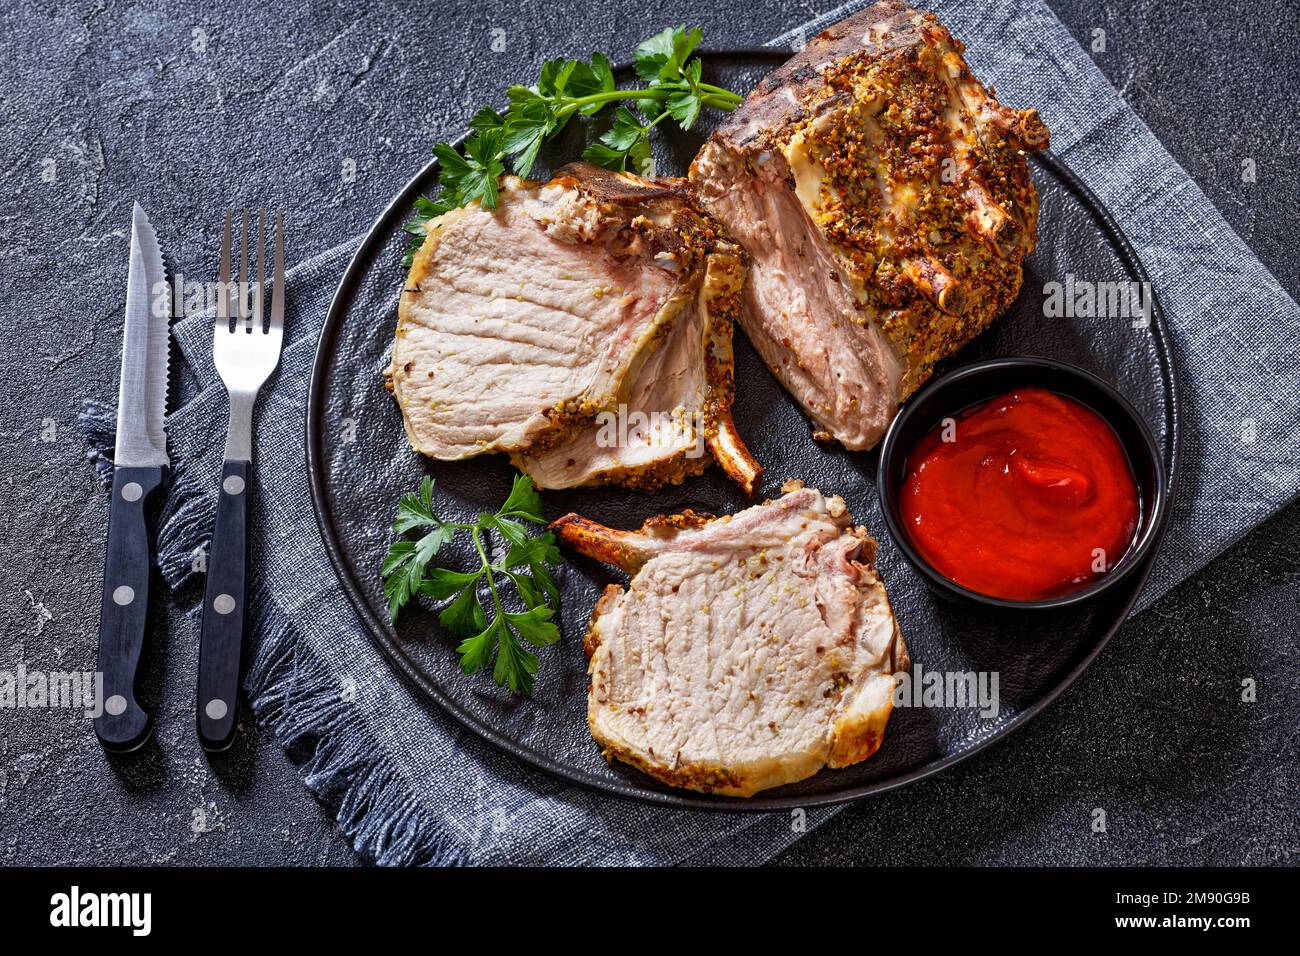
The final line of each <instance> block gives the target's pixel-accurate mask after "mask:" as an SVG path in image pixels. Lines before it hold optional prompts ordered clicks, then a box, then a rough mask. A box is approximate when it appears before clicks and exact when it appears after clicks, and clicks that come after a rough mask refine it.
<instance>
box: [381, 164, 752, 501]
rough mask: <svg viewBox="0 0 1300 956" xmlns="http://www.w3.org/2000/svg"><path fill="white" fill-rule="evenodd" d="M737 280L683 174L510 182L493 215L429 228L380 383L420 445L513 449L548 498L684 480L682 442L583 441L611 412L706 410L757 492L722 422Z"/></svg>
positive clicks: (709, 432)
mask: <svg viewBox="0 0 1300 956" xmlns="http://www.w3.org/2000/svg"><path fill="white" fill-rule="evenodd" d="M743 274H744V260H743V254H741V253H740V252H739V250H738V248H737V247H736V246H734V245H732V244H730V243H728V242H726V241H724V240H723V239H722V238H721V237H720V235H719V232H718V229H717V227H716V224H715V223H713V221H712V220H710V219H708V218H707V217H706V216H704V215H702V214H701V213H700V212H699V211H698V210H697V209H696V207H695V206H694V204H693V201H692V198H691V196H690V193H689V191H688V189H687V188H686V186H685V183H684V182H683V181H681V180H677V181H653V180H645V179H640V178H638V177H635V176H631V175H628V174H621V173H612V172H609V171H607V170H604V169H600V168H599V167H596V166H591V165H589V164H585V163H577V164H573V165H571V166H568V167H565V168H564V169H562V170H561V171H560V173H559V174H558V175H557V176H556V177H555V178H554V179H553V180H551V181H550V182H549V183H547V184H545V185H542V184H538V183H534V182H529V181H525V180H521V179H518V178H515V177H507V178H506V179H505V180H504V181H503V183H502V188H501V194H500V201H499V203H498V206H497V208H496V210H494V211H490V212H489V211H488V210H485V209H483V208H481V206H479V205H478V204H477V203H473V204H470V205H468V206H465V207H463V208H460V209H455V210H452V211H451V212H448V213H447V214H445V215H443V216H441V217H439V218H438V219H435V220H433V221H431V222H430V223H429V228H428V238H427V239H426V240H425V242H424V244H423V245H422V246H421V247H420V249H419V251H418V252H417V253H416V256H415V258H414V261H413V263H412V266H411V272H410V275H409V276H408V279H407V283H406V288H405V289H404V292H403V295H402V300H401V305H400V307H399V319H398V326H397V333H396V338H395V341H394V345H393V353H392V363H391V365H390V367H389V369H388V373H387V374H388V381H389V387H390V388H391V390H392V392H393V395H394V397H395V398H396V399H397V401H398V404H399V405H400V406H401V409H402V414H403V419H404V422H405V425H406V433H407V436H408V438H409V439H410V441H411V444H412V446H414V447H415V448H416V450H418V451H421V452H423V453H424V454H426V455H429V456H431V457H433V458H439V459H443V460H456V459H462V458H468V457H471V456H473V455H478V454H482V453H485V452H497V451H500V452H508V453H514V454H515V455H516V461H517V462H518V463H519V464H520V465H521V467H523V468H524V469H525V470H526V471H529V472H530V473H534V476H535V477H536V478H537V479H538V480H539V483H540V484H542V485H543V486H544V487H569V486H571V485H574V484H584V483H590V482H595V481H618V482H623V483H630V484H634V483H638V481H639V482H640V483H642V484H649V483H653V479H655V478H656V477H658V478H662V479H663V480H672V479H674V478H676V480H680V476H681V475H682V474H684V473H686V471H687V470H688V469H686V468H685V467H683V466H682V465H681V462H682V461H683V460H684V456H685V449H684V448H683V447H681V443H680V442H675V441H672V440H668V441H666V442H665V443H664V444H654V445H652V444H651V443H650V442H649V441H648V440H645V441H643V440H642V438H643V437H645V438H647V439H648V438H649V437H654V436H637V435H635V434H634V435H633V436H632V437H631V438H629V440H628V447H627V448H626V449H624V448H612V449H607V448H604V447H601V446H599V445H598V444H597V443H596V441H595V436H594V433H592V431H591V429H592V426H593V425H594V423H595V422H596V418H597V416H598V415H599V414H600V413H602V412H609V413H613V414H615V415H616V416H621V417H626V413H627V412H628V411H630V410H632V408H633V407H636V406H639V405H644V404H646V403H654V402H656V401H662V402H668V401H670V400H671V401H672V402H673V404H671V405H667V407H665V408H663V409H647V411H657V412H663V413H667V414H672V413H673V412H674V411H675V410H676V409H677V408H678V406H679V405H681V406H682V407H683V409H684V412H685V414H686V416H687V417H691V416H698V420H699V421H700V422H702V423H704V425H703V426H702V429H701V430H702V431H703V432H704V433H705V434H704V439H705V444H706V445H707V446H708V448H709V449H710V451H711V452H712V453H713V454H715V455H716V456H717V457H718V458H719V459H720V460H721V461H722V463H723V464H724V466H726V467H727V468H728V470H729V471H732V473H733V474H734V475H735V476H736V477H737V479H738V480H739V481H741V483H742V484H745V485H746V487H752V484H753V481H754V480H755V479H756V477H757V475H758V473H759V471H760V470H761V469H759V468H758V466H757V463H756V462H754V460H753V458H752V457H750V456H749V453H748V451H746V450H745V448H744V444H743V442H741V441H740V439H739V437H738V436H737V435H736V433H735V428H734V426H733V424H732V422H731V414H730V408H731V370H730V369H731V365H730V362H731V358H730V355H731V352H730V341H731V339H730V337H731V322H732V317H733V315H734V313H735V311H736V308H737V306H736V294H737V290H738V288H739V286H740V283H741V281H742V278H743ZM706 280H708V281H706ZM705 346H709V347H705ZM697 384H698V386H699V387H695V386H696V385H697ZM629 403H631V405H630V406H629ZM683 403H690V404H685V405H684V404H683ZM624 434H625V432H624ZM666 437H667V438H669V439H671V438H672V436H666ZM690 437H691V446H692V447H694V445H695V441H694V435H693V434H692V435H691V436H690ZM588 438H590V439H591V440H587V439H588ZM561 446H567V448H564V449H562V448H561ZM551 451H555V454H554V455H551V454H549V452H551ZM624 451H627V452H628V455H627V456H626V458H627V460H626V461H624V460H622V459H621V458H620V457H619V453H620V452H624ZM709 460H710V458H709V456H708V455H704V456H702V464H701V465H700V467H703V464H707V462H708V461H709ZM570 461H572V462H573V464H572V465H570V464H569V462H570Z"/></svg>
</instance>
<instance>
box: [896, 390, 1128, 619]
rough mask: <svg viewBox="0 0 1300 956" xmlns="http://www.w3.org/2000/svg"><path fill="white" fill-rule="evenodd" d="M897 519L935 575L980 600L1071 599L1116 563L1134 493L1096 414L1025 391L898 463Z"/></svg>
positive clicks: (943, 425)
mask: <svg viewBox="0 0 1300 956" xmlns="http://www.w3.org/2000/svg"><path fill="white" fill-rule="evenodd" d="M898 504H899V514H900V517H901V518H902V521H903V526H904V528H905V529H906V533H907V536H908V538H909V539H910V541H911V543H912V545H913V546H914V547H915V548H916V550H917V551H918V552H919V553H920V555H921V557H922V558H924V559H925V560H926V561H927V562H929V563H930V565H931V566H932V567H933V568H934V569H935V570H936V571H938V572H939V573H940V574H942V575H943V576H945V577H947V578H949V579H950V580H952V581H954V582H956V583H957V584H960V585H961V586H962V587H965V588H968V589H970V590H972V591H978V592H979V593H981V594H986V595H989V596H990V597H996V598H1004V599H1007V600H1013V601H1035V600H1043V599H1046V598H1052V597H1057V596H1060V595H1063V594H1069V593H1070V592H1072V591H1076V590H1078V589H1080V588H1082V587H1084V586H1085V585H1087V584H1088V583H1089V582H1091V581H1093V580H1094V579H1096V578H1099V577H1101V576H1102V575H1104V574H1106V573H1107V572H1108V571H1109V570H1110V569H1112V568H1113V567H1114V566H1115V564H1116V563H1117V562H1118V561H1119V560H1120V558H1121V557H1123V555H1124V553H1125V552H1126V551H1127V550H1128V548H1129V546H1130V544H1132V542H1133V537H1134V533H1135V532H1136V530H1137V527H1138V520H1139V501H1138V486H1137V482H1136V480H1135V479H1134V477H1133V471H1132V468H1131V467H1130V465H1129V461H1128V457H1127V456H1126V455H1125V453H1124V447H1123V445H1122V444H1121V443H1120V440H1119V437H1118V436H1117V435H1116V434H1115V431H1114V429H1112V428H1111V427H1110V425H1109V424H1108V423H1107V422H1106V420H1105V419H1103V418H1102V417H1101V416H1100V415H1098V414H1097V413H1096V412H1094V411H1093V410H1092V409H1090V408H1088V407H1087V406H1086V405H1083V404H1080V403H1079V402H1076V401H1074V400H1073V399H1070V398H1067V397H1065V396H1063V395H1058V394H1056V393H1054V392H1050V391H1047V390H1046V389H1043V388H1037V387H1025V388H1017V389H1015V390H1013V391H1010V392H1007V393H1006V394H1004V395H1000V396H998V397H997V398H994V399H991V400H989V401H986V402H982V403H980V404H979V405H975V406H973V407H971V408H968V409H966V410H965V411H963V412H961V413H960V414H959V415H957V416H955V417H953V418H950V419H945V420H944V421H943V422H940V423H939V424H938V425H937V426H935V428H933V429H932V430H931V431H929V432H928V433H926V435H924V436H923V437H922V438H921V440H920V441H919V442H918V443H917V445H916V447H915V448H914V449H913V450H912V453H911V454H910V455H909V456H908V458H907V463H906V470H905V477H904V480H903V485H902V488H901V491H900V493H899V502H898Z"/></svg>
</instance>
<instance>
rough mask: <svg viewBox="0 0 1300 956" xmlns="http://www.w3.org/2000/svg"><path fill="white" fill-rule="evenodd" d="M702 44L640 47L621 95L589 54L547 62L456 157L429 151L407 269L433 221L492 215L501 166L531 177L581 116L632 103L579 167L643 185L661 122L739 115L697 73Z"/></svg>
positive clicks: (675, 38) (482, 119)
mask: <svg viewBox="0 0 1300 956" xmlns="http://www.w3.org/2000/svg"><path fill="white" fill-rule="evenodd" d="M701 37H702V33H701V32H700V29H699V28H698V27H695V28H692V29H689V30H688V29H687V28H686V27H669V28H667V29H665V30H663V31H662V32H660V33H657V34H655V35H654V36H652V37H651V38H650V39H648V40H646V41H644V42H643V43H641V44H640V45H639V46H638V47H637V48H636V53H635V55H634V58H633V63H634V67H635V70H636V75H637V78H638V79H639V80H640V81H641V83H642V84H644V85H642V86H638V87H634V88H632V89H625V90H620V89H617V88H616V86H615V84H614V71H613V68H612V67H611V66H610V64H609V59H608V58H607V57H606V56H605V55H604V54H602V53H593V54H592V55H591V59H590V60H589V61H583V60H567V59H556V60H548V61H547V62H546V63H545V64H544V65H543V66H542V72H541V74H540V75H539V76H538V78H537V82H536V83H535V84H534V85H532V86H512V87H510V89H509V91H508V96H509V99H510V107H509V109H507V110H506V113H505V115H504V116H502V115H501V114H500V113H497V112H496V111H495V110H492V109H487V108H484V109H481V110H479V111H478V112H477V113H476V114H474V118H473V119H472V120H470V124H469V125H470V130H471V133H470V135H469V138H468V139H466V140H465V143H464V146H463V147H462V148H461V149H460V150H459V151H458V150H457V149H456V148H455V147H453V146H450V145H448V144H447V143H439V144H438V145H437V146H435V147H434V148H433V151H434V153H435V154H436V155H437V157H438V160H439V164H440V171H439V174H438V184H439V187H440V188H439V192H438V197H437V199H427V198H421V199H419V200H417V202H416V206H415V216H414V217H413V218H412V219H411V220H410V221H408V222H407V223H406V225H405V226H404V227H403V228H405V230H406V231H407V232H409V233H411V234H412V236H414V237H415V238H414V239H413V240H412V242H411V246H410V248H409V249H408V250H407V253H406V259H405V264H406V266H407V267H408V268H409V266H410V264H411V257H412V256H413V255H414V254H415V250H416V249H418V248H419V247H420V244H421V243H422V242H423V241H424V236H425V232H426V229H427V227H428V223H429V220H430V219H434V218H437V217H438V216H441V215H442V214H443V213H445V212H448V211H450V210H452V209H455V208H457V207H459V206H463V205H465V204H466V203H469V202H473V201H475V200H477V201H478V202H479V203H480V204H481V205H482V206H483V208H484V209H495V208H496V206H497V180H498V177H500V176H501V175H502V174H503V173H504V172H505V165H506V160H507V159H508V160H509V161H510V166H511V168H512V169H513V170H514V172H515V173H516V174H518V175H520V176H527V175H528V174H529V172H530V171H531V170H532V168H533V163H534V162H536V160H537V154H538V152H539V151H540V150H541V148H542V144H543V143H544V142H546V141H547V140H549V139H553V138H554V137H555V136H557V135H559V133H560V131H561V130H563V129H564V127H565V125H566V124H567V123H568V122H569V120H570V119H572V118H573V117H574V116H575V115H577V114H581V115H583V116H593V115H595V114H596V113H598V112H600V110H601V109H603V108H604V107H605V106H607V105H608V104H610V103H614V102H618V101H628V102H631V103H632V104H633V105H632V106H620V107H619V108H618V110H617V111H616V112H615V114H614V119H613V124H612V126H611V127H610V128H609V130H607V131H606V132H605V133H604V134H603V135H602V136H601V137H600V138H599V139H598V140H597V141H596V142H594V143H592V144H591V145H590V146H588V147H587V149H586V151H585V152H584V153H583V154H582V158H583V159H585V160H587V161H588V162H591V163H595V164H597V165H599V166H604V167H605V168H606V169H616V170H627V169H629V168H630V169H631V170H632V171H634V172H637V173H639V174H641V175H643V176H647V175H650V174H651V173H652V172H653V164H652V162H651V157H650V131H651V130H652V129H654V128H655V126H657V125H658V124H659V123H660V122H661V121H662V120H663V119H664V118H665V117H669V118H671V119H673V120H675V121H676V122H677V124H678V125H679V126H681V128H682V129H690V128H691V127H692V126H694V125H695V121H696V120H697V119H699V117H700V113H701V111H703V110H705V109H717V110H723V111H730V110H733V109H735V108H736V107H737V106H739V105H740V103H741V100H742V97H741V96H740V95H739V94H737V93H733V92H731V91H730V90H726V89H723V88H722V87H719V86H713V85H711V84H709V83H705V82H703V81H702V80H701V75H702V72H703V64H702V63H701V62H700V59H699V57H693V56H692V54H693V53H694V52H695V49H696V47H698V46H699V45H700V39H701Z"/></svg>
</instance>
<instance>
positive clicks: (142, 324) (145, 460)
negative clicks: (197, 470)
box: [113, 203, 171, 467]
mask: <svg viewBox="0 0 1300 956" xmlns="http://www.w3.org/2000/svg"><path fill="white" fill-rule="evenodd" d="M170 319H171V294H170V287H169V286H168V284H167V271H166V268H165V266H164V265H163V258H162V250H161V249H160V248H159V246H158V237H157V235H156V234H155V233H154V229H153V226H152V225H151V224H150V222H149V217H148V216H147V215H145V211H144V210H143V209H141V208H140V204H139V203H136V204H135V208H134V209H133V210H132V213H131V258H130V264H129V266H128V269H127V282H126V322H125V324H124V326H123V332H122V379H121V383H120V385H119V386H118V393H117V442H116V446H115V449H114V453H113V460H114V463H115V464H116V465H118V466H123V465H125V466H128V467H132V466H137V465H168V464H170V462H169V460H168V458H167V430H166V426H165V424H164V416H165V415H166V412H167V363H168V336H169V335H170V331H171V330H170Z"/></svg>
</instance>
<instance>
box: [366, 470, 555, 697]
mask: <svg viewBox="0 0 1300 956" xmlns="http://www.w3.org/2000/svg"><path fill="white" fill-rule="evenodd" d="M528 524H537V525H545V524H546V516H545V514H544V512H543V511H542V502H541V499H540V498H539V497H538V494H537V490H536V489H535V488H534V487H533V481H532V479H531V478H528V477H526V476H523V475H518V476H516V477H515V482H514V486H513V487H512V488H511V489H510V495H509V497H507V498H506V500H505V503H504V504H503V505H502V506H501V507H500V508H498V509H497V511H496V512H495V513H493V514H487V513H484V514H481V515H479V516H478V520H476V521H473V522H455V521H444V520H443V519H442V518H440V517H439V516H438V515H437V514H436V513H435V512H434V510H433V479H432V478H425V479H424V480H423V481H421V482H420V488H419V490H418V491H416V492H411V493H408V494H405V495H403V496H402V498H401V500H400V501H399V502H398V505H397V516H396V517H395V518H394V519H393V533H394V534H395V535H398V536H399V539H398V540H397V541H394V542H393V544H392V546H391V547H390V548H389V549H388V555H387V557H385V558H384V563H383V567H382V568H381V570H380V575H381V576H382V577H383V579H384V596H385V597H386V598H387V599H388V612H389V615H390V616H391V617H392V619H393V620H394V621H396V620H397V615H398V613H399V612H400V611H401V610H402V608H403V607H405V606H406V605H407V604H408V603H409V602H410V601H411V599H412V598H414V597H416V596H417V595H420V596H423V597H427V598H430V599H431V600H434V601H438V602H446V603H445V606H444V607H443V608H442V611H441V612H440V613H439V615H438V619H439V620H440V621H441V622H442V624H443V626H444V627H446V628H447V629H448V630H450V631H451V632H452V633H453V634H455V635H456V636H457V637H460V638H462V640H461V643H460V646H459V647H457V648H456V650H457V651H458V652H459V654H460V665H461V669H462V670H463V671H464V672H465V673H466V674H473V673H475V672H476V671H480V670H484V669H485V668H487V667H489V666H491V667H492V677H493V679H494V680H496V682H497V683H498V684H504V685H508V686H509V687H510V689H511V690H513V691H515V692H516V693H520V694H532V692H533V684H534V679H535V677H536V674H537V668H538V660H537V655H536V654H533V653H532V652H531V651H530V650H528V648H527V646H526V644H531V645H533V646H534V647H545V646H547V645H549V644H554V643H555V642H556V641H558V640H559V639H560V630H559V628H558V627H556V626H555V624H554V623H552V621H551V617H552V615H553V614H554V613H555V612H554V609H555V608H556V607H558V606H559V600H560V592H559V588H558V587H556V584H555V577H554V575H553V574H552V573H551V568H552V567H555V566H557V565H559V563H560V550H559V548H558V547H556V545H555V536H554V535H553V534H551V533H550V532H546V533H544V534H540V535H530V534H529V533H528V527H527V526H528ZM415 530H421V531H423V534H422V535H421V536H420V538H419V539H417V540H411V539H409V538H403V537H400V536H401V535H405V534H406V533H407V532H410V531H415ZM462 532H468V533H469V535H470V538H471V540H472V541H473V544H474V551H475V553H476V554H477V555H478V558H479V569H478V570H477V571H469V572H463V571H451V570H449V569H447V568H438V567H432V568H431V567H429V564H430V562H431V561H432V560H433V559H434V558H435V557H437V555H438V552H439V550H441V549H442V547H443V545H445V544H447V543H448V542H449V541H451V540H452V539H453V538H454V537H455V536H456V535H457V534H458V533H462ZM492 534H496V535H499V536H500V537H501V538H502V539H503V540H504V541H505V542H506V543H507V544H508V545H509V548H508V550H507V552H506V555H505V557H504V558H502V559H501V560H500V561H498V562H493V561H491V560H489V559H488V556H487V548H486V545H485V541H486V540H488V539H489V535H492ZM484 584H486V586H487V588H486V589H487V596H488V597H489V598H490V603H489V606H488V607H487V608H484V606H483V601H482V598H481V596H480V592H481V591H482V590H483V585H484ZM507 584H509V585H512V586H513V588H514V591H515V594H516V595H517V600H516V601H510V598H509V593H508V592H507V591H506V590H505V589H506V585H507ZM507 603H510V604H511V606H522V608H523V610H513V611H512V610H507V609H506V605H507Z"/></svg>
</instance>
